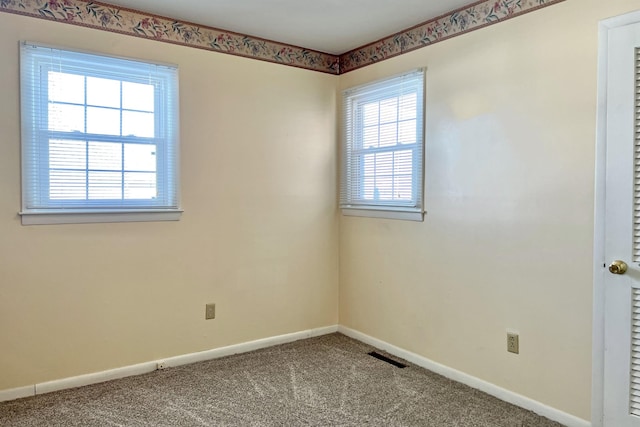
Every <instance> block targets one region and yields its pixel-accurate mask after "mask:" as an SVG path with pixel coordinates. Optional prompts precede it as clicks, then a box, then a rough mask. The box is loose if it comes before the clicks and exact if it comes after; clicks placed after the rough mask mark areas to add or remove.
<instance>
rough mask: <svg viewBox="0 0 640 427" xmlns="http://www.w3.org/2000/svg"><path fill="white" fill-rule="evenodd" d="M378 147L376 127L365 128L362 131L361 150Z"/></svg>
mask: <svg viewBox="0 0 640 427" xmlns="http://www.w3.org/2000/svg"><path fill="white" fill-rule="evenodd" d="M377 146H378V126H370V127H366V128H364V129H363V131H362V148H376V147H377Z"/></svg>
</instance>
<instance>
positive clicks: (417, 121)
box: [340, 70, 424, 216]
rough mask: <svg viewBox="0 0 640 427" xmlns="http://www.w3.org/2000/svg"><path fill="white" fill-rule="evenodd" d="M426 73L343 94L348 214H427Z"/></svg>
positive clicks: (342, 203)
mask: <svg viewBox="0 0 640 427" xmlns="http://www.w3.org/2000/svg"><path fill="white" fill-rule="evenodd" d="M423 104H424V71H423V70H417V71H415V72H411V73H408V74H404V75H402V76H397V77H393V78H391V79H387V80H384V81H380V82H376V83H373V84H370V85H364V86H360V87H358V88H354V89H351V90H347V91H346V92H345V93H344V126H345V135H344V145H343V156H342V182H341V194H340V206H341V207H342V208H343V211H351V210H353V209H360V210H372V209H375V210H393V211H397V210H400V211H406V212H417V213H419V214H420V216H421V215H422V157H423V109H424V107H423Z"/></svg>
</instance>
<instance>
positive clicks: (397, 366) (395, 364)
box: [369, 351, 407, 368]
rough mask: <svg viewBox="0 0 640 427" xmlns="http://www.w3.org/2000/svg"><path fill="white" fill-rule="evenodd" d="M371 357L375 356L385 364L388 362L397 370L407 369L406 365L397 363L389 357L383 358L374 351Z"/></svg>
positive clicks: (370, 354)
mask: <svg viewBox="0 0 640 427" xmlns="http://www.w3.org/2000/svg"><path fill="white" fill-rule="evenodd" d="M369 356H373V357H375V358H376V359H379V360H382V361H383V362H387V363H389V364H391V365H393V366H395V367H396V368H406V367H407V365H405V364H404V363H400V362H396V361H395V360H392V359H389V358H388V357H387V356H383V355H382V354H380V353H378V352H375V351H372V352H371V353H369Z"/></svg>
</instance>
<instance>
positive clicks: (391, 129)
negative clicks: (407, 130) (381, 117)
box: [380, 123, 398, 147]
mask: <svg viewBox="0 0 640 427" xmlns="http://www.w3.org/2000/svg"><path fill="white" fill-rule="evenodd" d="M397 141H398V124H397V123H389V124H386V125H382V126H380V147H389V146H392V145H396V143H397Z"/></svg>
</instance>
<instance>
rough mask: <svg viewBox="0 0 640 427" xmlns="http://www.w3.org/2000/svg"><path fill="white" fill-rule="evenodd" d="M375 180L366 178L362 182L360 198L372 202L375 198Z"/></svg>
mask: <svg viewBox="0 0 640 427" xmlns="http://www.w3.org/2000/svg"><path fill="white" fill-rule="evenodd" d="M375 189H376V180H375V178H374V177H367V178H365V179H364V180H363V181H362V198H363V199H365V200H373V199H374V197H375Z"/></svg>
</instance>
